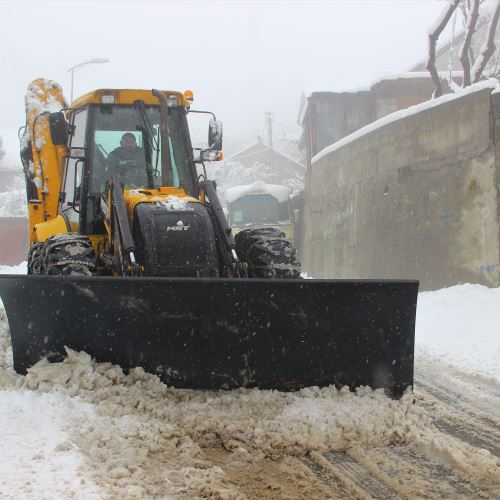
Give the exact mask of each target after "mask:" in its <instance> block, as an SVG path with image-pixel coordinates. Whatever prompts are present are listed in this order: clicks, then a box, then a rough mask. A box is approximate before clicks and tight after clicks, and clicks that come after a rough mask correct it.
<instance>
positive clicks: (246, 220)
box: [226, 181, 293, 241]
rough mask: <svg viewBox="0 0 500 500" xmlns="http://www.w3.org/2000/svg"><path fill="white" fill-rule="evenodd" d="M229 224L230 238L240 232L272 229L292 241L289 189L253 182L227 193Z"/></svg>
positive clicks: (229, 190) (232, 188) (235, 187)
mask: <svg viewBox="0 0 500 500" xmlns="http://www.w3.org/2000/svg"><path fill="white" fill-rule="evenodd" d="M226 203H227V210H228V214H227V217H228V222H229V225H230V227H231V228H232V230H233V235H235V234H237V233H239V232H240V231H241V230H242V229H243V228H248V227H252V226H271V227H275V228H277V229H279V230H281V231H283V232H284V233H285V235H286V237H287V238H288V239H289V240H290V241H293V223H292V211H291V209H290V189H289V188H288V187H287V186H281V185H279V184H266V183H264V182H260V181H257V182H254V183H253V184H245V185H241V186H233V187H231V188H229V189H227V190H226Z"/></svg>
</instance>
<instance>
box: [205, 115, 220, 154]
mask: <svg viewBox="0 0 500 500" xmlns="http://www.w3.org/2000/svg"><path fill="white" fill-rule="evenodd" d="M208 149H213V150H215V151H222V122H221V121H219V120H215V119H214V118H212V119H211V120H210V122H209V124H208Z"/></svg>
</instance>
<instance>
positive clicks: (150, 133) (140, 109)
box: [134, 100, 160, 173]
mask: <svg viewBox="0 0 500 500" xmlns="http://www.w3.org/2000/svg"><path fill="white" fill-rule="evenodd" d="M134 106H135V108H136V110H137V113H138V114H139V116H140V117H141V118H142V122H143V123H144V131H145V132H146V134H147V137H148V142H149V144H151V145H152V147H153V149H154V150H155V152H156V161H155V168H154V170H155V172H156V173H158V160H159V158H160V154H159V153H160V146H159V141H158V138H157V137H156V136H155V133H154V129H153V126H152V125H151V121H150V120H149V117H148V115H147V113H146V108H145V106H144V101H139V100H138V101H135V102H134ZM141 129H142V127H141Z"/></svg>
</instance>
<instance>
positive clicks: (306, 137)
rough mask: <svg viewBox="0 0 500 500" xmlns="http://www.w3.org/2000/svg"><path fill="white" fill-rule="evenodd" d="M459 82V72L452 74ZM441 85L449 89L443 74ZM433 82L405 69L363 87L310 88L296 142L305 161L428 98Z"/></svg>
mask: <svg viewBox="0 0 500 500" xmlns="http://www.w3.org/2000/svg"><path fill="white" fill-rule="evenodd" d="M452 78H453V80H454V81H455V83H458V84H460V83H461V81H462V74H461V73H460V72H455V73H453V74H452ZM442 82H443V89H444V92H445V93H448V92H450V89H449V86H448V84H447V82H446V80H445V75H444V74H443V79H442ZM433 92H434V84H433V82H432V79H431V77H430V74H429V73H428V72H422V71H419V72H409V73H400V74H396V75H391V76H385V77H381V78H379V79H377V80H376V81H374V82H373V83H372V84H371V85H370V86H368V87H367V88H365V89H356V90H352V91H345V92H313V93H312V94H311V95H310V96H309V97H308V98H307V99H305V100H302V103H301V109H300V113H299V125H300V126H301V127H302V136H301V138H300V142H299V145H300V147H301V148H302V149H303V150H304V151H305V156H306V164H307V165H308V166H310V164H311V159H312V157H313V156H314V155H316V154H317V153H319V151H321V150H322V149H323V148H325V147H327V146H329V145H330V144H333V143H334V142H337V141H339V140H340V139H342V138H343V137H346V136H347V135H349V134H352V133H353V132H355V131H356V130H358V129H360V128H362V127H364V126H365V125H368V124H369V123H372V122H374V121H376V120H378V119H380V118H382V117H384V116H387V115H389V114H391V113H394V112H395V111H399V110H401V109H406V108H409V107H410V106H414V105H416V104H420V103H421V102H425V101H428V100H429V99H430V98H431V97H432V93H433Z"/></svg>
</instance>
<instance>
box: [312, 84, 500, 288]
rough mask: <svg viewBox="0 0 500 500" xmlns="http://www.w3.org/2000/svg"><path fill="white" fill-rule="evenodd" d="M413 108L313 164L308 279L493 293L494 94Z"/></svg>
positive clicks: (498, 164) (499, 152)
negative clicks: (413, 282)
mask: <svg viewBox="0 0 500 500" xmlns="http://www.w3.org/2000/svg"><path fill="white" fill-rule="evenodd" d="M420 107H421V108H422V110H421V111H419V112H418V113H415V114H412V115H410V116H406V117H404V118H401V119H399V120H397V121H394V122H392V123H388V124H385V125H383V126H381V127H379V128H375V129H374V130H372V131H371V132H368V133H366V134H364V135H361V136H360V137H359V138H357V139H356V140H353V141H351V142H348V143H347V144H346V145H344V146H342V147H340V148H339V149H336V150H334V151H333V152H331V153H329V154H325V155H323V156H322V157H320V158H318V159H317V160H315V161H314V162H313V164H312V167H311V168H310V171H309V172H308V175H307V176H306V192H305V209H304V224H305V231H304V241H303V251H302V262H303V267H304V269H305V270H306V271H307V273H308V274H309V275H311V276H317V277H333V278H382V277H383V278H418V279H419V280H420V281H421V289H424V290H431V289H438V288H442V287H446V286H450V285H454V284H458V283H464V282H470V283H482V284H485V285H489V286H498V285H499V217H500V210H499V195H498V192H499V188H500V173H499V172H500V148H498V149H496V146H495V144H496V143H497V144H500V94H495V93H493V94H492V93H491V89H489V88H483V89H480V90H477V91H475V92H472V93H469V94H465V95H463V96H461V97H458V98H455V99H453V100H450V101H448V102H443V103H442V104H440V105H439V106H434V107H430V108H429V107H428V106H425V105H420ZM415 109H418V108H415ZM495 124H496V125H495Z"/></svg>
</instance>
